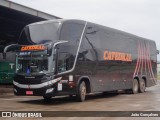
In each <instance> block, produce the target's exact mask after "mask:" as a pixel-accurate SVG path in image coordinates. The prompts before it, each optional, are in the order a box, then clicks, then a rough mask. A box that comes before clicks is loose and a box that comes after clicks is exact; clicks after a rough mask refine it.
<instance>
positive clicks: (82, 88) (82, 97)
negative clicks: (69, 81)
mask: <svg viewBox="0 0 160 120" xmlns="http://www.w3.org/2000/svg"><path fill="white" fill-rule="evenodd" d="M85 98H86V84H85V82H84V81H83V82H81V83H80V85H79V90H78V94H77V100H78V101H80V102H83V101H85Z"/></svg>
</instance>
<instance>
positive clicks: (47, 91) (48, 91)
mask: <svg viewBox="0 0 160 120" xmlns="http://www.w3.org/2000/svg"><path fill="white" fill-rule="evenodd" d="M53 90H54V88H49V89H47V90H46V93H51V92H53Z"/></svg>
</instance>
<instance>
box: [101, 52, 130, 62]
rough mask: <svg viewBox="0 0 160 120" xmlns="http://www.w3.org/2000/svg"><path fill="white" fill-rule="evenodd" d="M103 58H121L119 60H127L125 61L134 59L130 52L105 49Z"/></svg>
mask: <svg viewBox="0 0 160 120" xmlns="http://www.w3.org/2000/svg"><path fill="white" fill-rule="evenodd" d="M103 58H104V60H119V61H125V62H131V61H132V55H131V54H129V53H123V52H113V51H108V50H105V51H104V54H103Z"/></svg>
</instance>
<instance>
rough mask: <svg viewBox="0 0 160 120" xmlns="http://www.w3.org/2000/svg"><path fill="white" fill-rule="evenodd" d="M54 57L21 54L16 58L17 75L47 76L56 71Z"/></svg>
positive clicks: (29, 53) (37, 53)
mask: <svg viewBox="0 0 160 120" xmlns="http://www.w3.org/2000/svg"><path fill="white" fill-rule="evenodd" d="M51 58H52V56H47V55H46V54H39V52H23V53H22V52H20V53H19V54H18V55H17V57H16V73H17V74H21V75H36V74H46V73H49V72H53V71H54V63H55V62H54V61H51V60H53V58H52V59H51Z"/></svg>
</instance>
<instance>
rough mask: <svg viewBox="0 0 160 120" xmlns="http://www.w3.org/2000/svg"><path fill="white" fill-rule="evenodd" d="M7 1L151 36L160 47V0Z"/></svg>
mask: <svg viewBox="0 0 160 120" xmlns="http://www.w3.org/2000/svg"><path fill="white" fill-rule="evenodd" d="M10 1H13V2H16V3H19V4H22V5H25V6H28V7H31V8H34V9H37V10H40V11H43V12H46V13H49V14H52V15H55V16H58V17H61V18H66V19H82V20H87V21H90V22H94V23H98V24H101V25H105V26H108V27H112V28H115V29H119V30H122V31H125V32H129V33H132V34H135V35H138V36H141V37H144V38H148V39H152V40H155V41H156V43H157V49H160V0H10ZM159 58H160V55H159Z"/></svg>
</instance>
